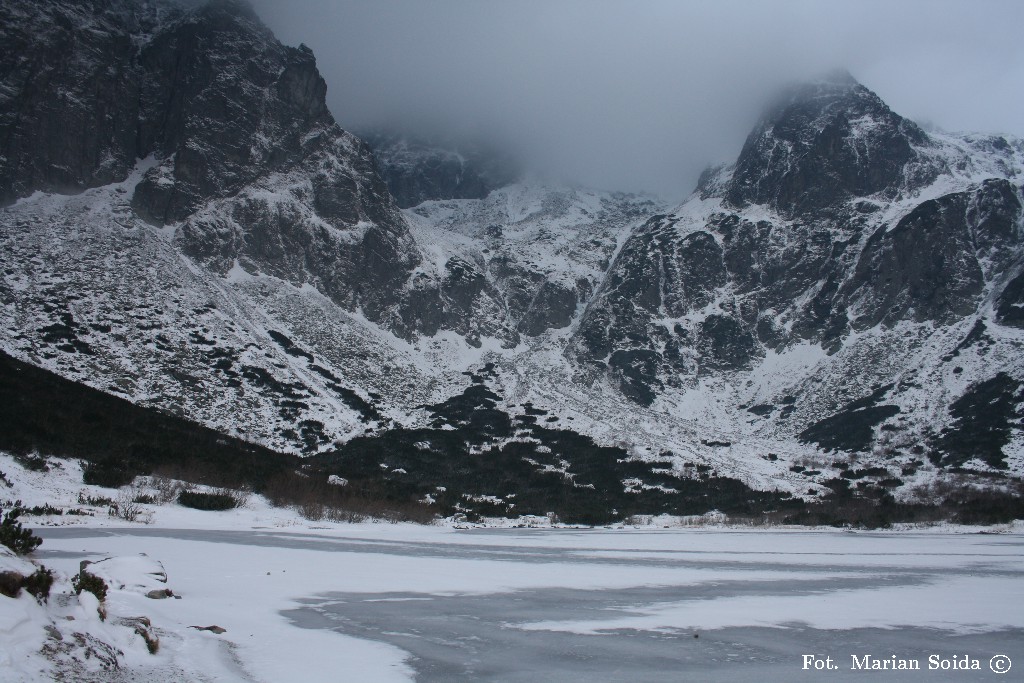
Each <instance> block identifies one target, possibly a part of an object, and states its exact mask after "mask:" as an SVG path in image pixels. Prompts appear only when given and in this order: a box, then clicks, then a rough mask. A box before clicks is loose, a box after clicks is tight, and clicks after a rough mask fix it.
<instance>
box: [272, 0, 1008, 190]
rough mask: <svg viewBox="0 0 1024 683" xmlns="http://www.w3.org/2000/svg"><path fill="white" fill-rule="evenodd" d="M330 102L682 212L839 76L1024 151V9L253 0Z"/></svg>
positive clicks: (361, 123)
mask: <svg viewBox="0 0 1024 683" xmlns="http://www.w3.org/2000/svg"><path fill="white" fill-rule="evenodd" d="M253 5H254V6H255V7H256V10H257V11H258V12H259V13H260V15H261V16H262V17H263V19H264V21H266V23H267V24H268V25H269V26H270V27H271V29H273V30H274V31H275V33H276V34H277V36H278V37H279V38H280V39H281V40H282V41H284V42H285V43H288V44H292V45H295V44H298V43H300V42H302V43H306V44H307V45H309V46H310V47H311V48H313V50H314V52H315V53H316V55H317V59H318V64H319V67H320V70H321V71H322V72H323V74H324V77H325V78H326V79H327V83H328V104H329V106H330V108H331V111H332V112H333V113H334V115H335V117H336V118H337V119H338V121H339V123H341V125H342V126H343V127H345V128H348V129H350V130H353V131H355V132H357V133H358V132H360V131H366V130H370V129H374V128H380V127H390V128H397V129H400V130H405V131H410V132H413V133H416V134H421V135H422V134H433V135H444V136H448V137H454V138H456V139H471V140H472V139H476V140H482V141H485V142H489V143H492V144H500V145H503V146H505V147H507V148H509V149H511V150H513V151H515V152H517V153H518V154H520V155H521V156H522V157H523V158H524V160H525V162H526V163H527V164H528V165H529V166H531V167H533V168H535V169H537V170H539V171H541V172H544V173H548V174H551V175H554V176H558V177H562V178H565V179H568V180H572V181H576V182H581V183H584V184H588V185H594V186H599V187H604V188H609V189H621V190H647V191H653V192H658V193H661V194H663V195H665V196H667V197H669V198H681V197H683V196H685V195H686V194H687V193H688V192H689V191H690V190H691V189H692V188H693V185H694V182H695V181H696V177H697V175H698V174H699V173H700V171H701V169H702V168H703V167H704V166H706V165H707V164H708V163H713V162H720V161H729V160H731V159H732V158H734V157H735V155H736V154H737V152H738V151H739V149H740V147H741V146H742V144H743V141H744V138H745V137H746V134H747V132H748V131H749V129H750V127H751V126H752V125H753V124H754V123H755V121H756V119H757V117H758V115H759V113H760V111H761V109H762V107H763V105H764V103H765V102H766V101H767V99H768V98H769V97H770V95H771V93H772V92H774V91H775V90H776V89H777V88H778V87H780V86H781V85H782V84H784V83H787V82H791V81H794V80H799V79H802V78H808V77H812V76H814V75H816V74H819V73H822V72H825V71H828V70H831V69H833V68H837V67H842V68H846V69H848V70H849V71H850V72H851V73H852V74H853V75H854V76H855V77H856V78H857V79H858V80H860V81H861V82H862V83H864V84H865V85H867V86H868V87H870V88H872V89H873V90H875V91H876V92H878V94H879V95H881V97H882V98H883V99H885V100H886V101H887V102H888V103H889V105H890V106H891V107H892V108H893V109H894V110H896V111H897V112H898V113H900V114H903V115H905V116H909V117H911V118H915V119H918V120H928V121H930V122H932V123H934V124H936V125H939V126H941V127H943V128H947V129H952V130H978V131H984V132H1002V133H1009V134H1016V135H1024V87H1022V86H1024V47H1022V46H1024V41H1021V40H1020V38H1019V30H1020V27H1021V26H1024V3H1018V2H1016V0H1012V1H1007V0H987V1H986V2H983V3H978V2H971V3H968V2H951V1H947V2H942V1H936V0H929V1H916V2H910V1H906V0H904V1H903V2H899V3H893V2H879V1H871V2H866V1H860V0H859V1H857V2H852V1H851V2H842V3H841V2H820V1H818V0H802V1H795V0H790V1H788V2H773V3H756V2H753V1H743V2H740V1H737V0H734V1H731V2H730V1H726V2H678V1H677V0H664V1H658V0H646V1H645V2H636V3H624V2H612V1H609V0H516V1H515V2H508V1H498V0H437V1H431V2H422V1H419V0H373V1H372V2H368V1H365V0H340V1H332V0H290V1H289V2H279V1H278V0H253Z"/></svg>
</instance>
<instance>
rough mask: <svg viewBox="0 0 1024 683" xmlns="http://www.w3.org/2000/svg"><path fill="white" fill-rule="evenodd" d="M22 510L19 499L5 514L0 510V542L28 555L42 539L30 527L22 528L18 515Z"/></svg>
mask: <svg viewBox="0 0 1024 683" xmlns="http://www.w3.org/2000/svg"><path fill="white" fill-rule="evenodd" d="M22 512H23V508H22V507H21V501H20V500H19V501H18V502H16V503H15V504H14V507H12V508H11V509H10V510H9V511H8V512H7V514H6V515H5V514H4V512H3V510H0V516H2V517H3V520H2V521H0V543H2V544H3V545H5V546H7V547H8V548H10V549H11V550H13V551H14V552H15V553H17V554H18V555H28V554H29V553H30V552H32V551H33V550H35V549H36V548H38V547H39V544H41V543H42V542H43V539H41V538H39V537H38V536H36V535H35V534H33V533H32V530H31V529H23V528H22V527H21V522H19V521H18V517H19V516H20V515H21V513H22Z"/></svg>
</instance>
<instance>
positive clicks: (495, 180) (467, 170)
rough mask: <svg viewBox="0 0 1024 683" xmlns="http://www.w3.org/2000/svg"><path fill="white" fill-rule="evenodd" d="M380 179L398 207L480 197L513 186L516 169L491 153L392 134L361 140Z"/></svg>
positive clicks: (500, 156) (380, 134) (490, 151)
mask: <svg viewBox="0 0 1024 683" xmlns="http://www.w3.org/2000/svg"><path fill="white" fill-rule="evenodd" d="M365 139H366V141H367V143H368V144H369V145H370V147H371V148H372V149H373V152H374V156H375V158H376V160H377V168H378V170H379V171H380V175H381V176H382V177H383V178H384V181H385V182H386V183H387V185H388V189H389V190H390V191H391V194H392V195H393V196H394V197H395V201H396V202H398V205H399V206H400V207H402V208H403V209H407V208H410V207H413V206H416V205H418V204H422V203H423V202H425V201H428V200H432V199H483V198H484V197H486V196H487V195H488V194H489V193H490V192H491V191H492V190H496V189H498V188H499V187H504V186H505V185H509V184H511V183H513V182H515V181H516V180H517V178H518V176H519V172H518V170H517V165H516V164H515V163H514V162H513V161H512V160H511V159H509V158H508V157H507V155H504V154H499V153H497V152H496V151H494V150H485V149H482V148H477V147H470V148H467V149H464V150H460V151H455V150H453V149H451V148H450V147H448V146H436V145H432V144H430V143H429V142H426V141H420V140H415V139H409V138H407V137H403V136H400V135H396V134H385V133H376V134H371V135H368V136H366V137H365Z"/></svg>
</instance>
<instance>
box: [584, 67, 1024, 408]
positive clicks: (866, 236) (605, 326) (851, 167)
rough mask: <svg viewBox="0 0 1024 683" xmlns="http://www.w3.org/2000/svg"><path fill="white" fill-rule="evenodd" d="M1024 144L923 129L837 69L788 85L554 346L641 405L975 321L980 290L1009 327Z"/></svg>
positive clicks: (634, 240)
mask: <svg viewBox="0 0 1024 683" xmlns="http://www.w3.org/2000/svg"><path fill="white" fill-rule="evenodd" d="M1022 152H1024V150H1022V149H1020V148H1019V145H1018V146H1014V145H1011V144H1009V143H1007V142H1006V141H1005V140H1002V139H1001V138H995V139H984V138H970V139H955V140H953V139H942V138H935V139H933V138H931V137H929V136H928V135H926V134H925V133H924V132H923V131H921V130H920V129H919V128H918V127H917V126H915V125H914V124H912V123H910V122H908V121H905V120H904V119H902V118H900V117H899V116H898V115H896V114H894V113H893V112H892V111H890V110H889V109H888V107H886V106H885V104H884V103H882V101H881V100H880V99H879V98H878V97H877V96H876V95H875V94H874V93H872V92H870V91H869V90H867V89H866V88H864V87H863V86H861V85H859V84H857V83H856V82H854V81H852V79H849V77H848V76H847V77H845V78H841V79H839V80H836V79H832V80H830V81H827V82H824V83H818V84H812V85H808V86H805V87H802V88H799V89H796V90H794V91H793V92H791V93H789V94H788V95H787V97H786V98H785V99H784V101H783V103H782V104H781V105H779V106H777V107H776V108H774V109H772V110H771V111H770V112H769V115H768V116H767V118H766V119H765V120H764V121H762V123H761V124H760V125H759V126H758V127H757V128H756V129H755V131H754V132H753V133H752V134H751V136H750V138H749V139H748V141H747V144H746V146H745V147H744V149H743V151H742V153H741V154H740V157H739V159H738V160H737V162H736V164H735V165H734V166H732V167H723V168H719V169H712V170H710V171H708V172H706V173H705V174H704V175H703V176H702V178H701V181H700V185H699V186H698V190H697V192H696V193H695V195H694V196H693V197H692V198H691V199H690V200H689V201H688V202H687V203H685V204H683V205H682V206H681V207H679V209H678V210H677V211H675V212H674V213H672V214H670V215H667V216H655V217H654V218H652V219H651V220H650V221H649V222H648V223H647V224H646V225H644V226H643V227H642V228H640V229H638V230H636V231H635V232H634V233H633V234H632V235H631V236H630V238H629V240H628V241H627V242H626V244H625V245H624V247H623V248H622V250H621V252H620V253H619V255H618V257H617V258H616V260H615V263H614V264H613V265H612V267H611V269H610V270H609V273H608V275H607V276H606V278H605V280H604V282H603V284H602V285H601V287H600V289H599V291H598V293H597V295H596V296H595V297H594V300H593V301H592V302H591V303H590V305H589V306H588V309H587V312H586V314H585V316H584V318H583V321H582V322H581V324H580V326H579V329H578V331H577V334H576V336H575V338H574V342H573V344H572V345H571V346H570V348H569V350H568V353H569V355H570V357H572V358H575V359H577V360H579V361H581V362H583V363H584V364H586V365H590V366H596V367H597V368H598V369H600V370H603V371H605V372H607V373H608V374H609V375H610V376H611V377H612V378H613V380H614V381H615V383H616V384H617V385H618V386H619V388H620V389H621V391H622V392H623V393H624V394H625V395H626V396H628V397H630V398H632V399H634V400H636V401H638V402H640V403H643V404H649V403H651V402H653V401H654V399H655V398H656V397H657V396H658V395H659V394H661V393H663V392H664V391H666V390H667V389H668V388H669V387H687V386H690V387H692V386H694V385H695V382H697V381H698V380H699V379H700V378H701V377H705V376H716V375H721V374H722V373H733V372H738V371H745V370H750V369H752V368H754V367H755V366H756V365H757V364H758V363H759V361H760V359H761V358H762V357H763V356H764V355H765V354H766V353H767V352H769V351H776V352H782V351H784V350H785V349H787V348H789V347H791V346H792V345H794V344H796V343H799V342H802V341H809V342H811V343H814V344H820V345H821V346H822V347H823V348H824V349H826V350H827V351H828V352H829V353H835V352H837V351H838V350H840V349H841V348H842V347H843V345H844V343H845V340H846V339H847V338H849V336H850V335H851V334H852V333H857V332H860V333H863V332H865V331H867V330H870V329H873V328H875V327H876V326H881V329H882V330H886V329H891V328H893V327H895V326H897V325H899V324H901V323H904V322H906V323H916V324H929V325H933V326H937V327H941V326H949V325H953V324H955V323H957V322H958V321H961V320H964V319H965V318H969V317H971V316H974V315H982V316H984V315H986V312H985V310H984V309H985V305H986V304H985V301H986V297H987V296H988V294H987V293H989V292H991V294H992V295H993V296H994V297H995V306H994V308H995V310H994V313H995V316H996V319H997V320H1000V321H1005V322H1004V324H1007V325H1011V326H1012V325H1019V319H1020V314H1019V310H1020V308H1019V306H1018V305H1017V304H1018V302H1019V300H1020V298H1021V295H1020V291H1021V289H1022V287H1021V285H1020V277H1019V276H1017V277H1016V278H1013V277H1011V276H1013V275H1016V274H1017V273H1019V272H1020V267H1021V264H1022V262H1024V251H1022V243H1024V230H1022V228H1021V221H1022V215H1024V214H1022V200H1021V188H1020V187H1019V186H1018V183H1015V182H1014V178H1016V177H1017V174H1018V173H1019V172H1020V171H1019V169H1020V164H1021V155H1022ZM982 160H986V161H982ZM982 164H986V165H984V167H983V168H981V166H982ZM986 173H987V174H990V175H991V177H989V178H987V179H984V180H981V181H980V182H979V180H978V177H979V176H982V177H984V174H986ZM932 181H935V184H934V187H935V188H940V187H946V188H957V187H959V188H960V189H958V190H957V191H955V192H947V193H945V194H939V193H937V192H934V191H933V190H930V189H928V188H929V187H930V185H929V183H930V182H932ZM922 193H923V195H924V196H922Z"/></svg>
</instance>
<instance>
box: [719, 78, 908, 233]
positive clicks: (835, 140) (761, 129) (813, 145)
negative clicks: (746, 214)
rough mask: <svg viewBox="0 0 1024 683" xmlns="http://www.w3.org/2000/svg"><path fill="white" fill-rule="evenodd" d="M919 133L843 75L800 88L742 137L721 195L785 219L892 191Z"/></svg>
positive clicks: (873, 96)
mask: <svg viewBox="0 0 1024 683" xmlns="http://www.w3.org/2000/svg"><path fill="white" fill-rule="evenodd" d="M926 140H927V136H926V135H925V133H924V132H923V131H922V130H921V129H920V128H919V127H918V126H917V125H915V124H914V123H912V122H910V121H907V120H906V119H903V118H901V117H900V116H898V115H897V114H895V113H893V112H892V111H891V110H890V109H889V108H888V107H887V106H886V105H885V103H884V102H882V100H881V99H879V97H878V96H877V95H875V94H874V93H873V92H871V91H870V90H868V89H867V88H865V87H864V86H862V85H860V84H858V83H856V81H854V80H853V79H852V77H850V76H849V74H836V75H834V76H833V78H832V79H830V80H828V81H822V82H820V83H814V84H811V85H805V86H801V87H799V88H796V89H794V90H793V91H792V92H790V93H787V95H786V96H785V97H784V98H783V99H782V101H781V102H780V103H779V104H777V105H776V106H775V107H774V108H773V109H772V110H770V111H769V112H768V114H767V115H766V116H765V118H764V120H763V121H762V122H761V124H760V125H759V126H758V127H757V128H755V130H754V131H753V132H752V133H751V134H750V137H748V138H747V142H746V144H745V145H744V147H743V151H742V152H741V153H740V156H739V159H738V160H737V162H736V168H735V171H734V173H733V176H732V180H731V182H730V183H729V185H728V188H727V190H726V194H725V197H726V199H727V200H728V201H729V203H731V204H732V205H734V206H736V207H744V206H747V205H749V204H760V205H768V206H771V207H772V208H773V209H776V210H777V211H779V212H780V213H782V214H783V215H786V216H790V217H794V216H798V215H807V214H808V213H813V212H818V211H821V210H824V209H828V208H831V207H835V206H836V205H837V204H839V203H841V202H842V201H843V200H845V199H848V198H850V197H859V196H866V195H873V194H876V193H879V192H883V191H886V190H894V189H895V187H896V186H897V185H899V184H900V183H901V182H903V179H904V166H906V164H907V163H908V162H910V161H911V160H912V159H913V158H914V155H915V152H914V146H915V145H921V144H924V143H925V142H926Z"/></svg>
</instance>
